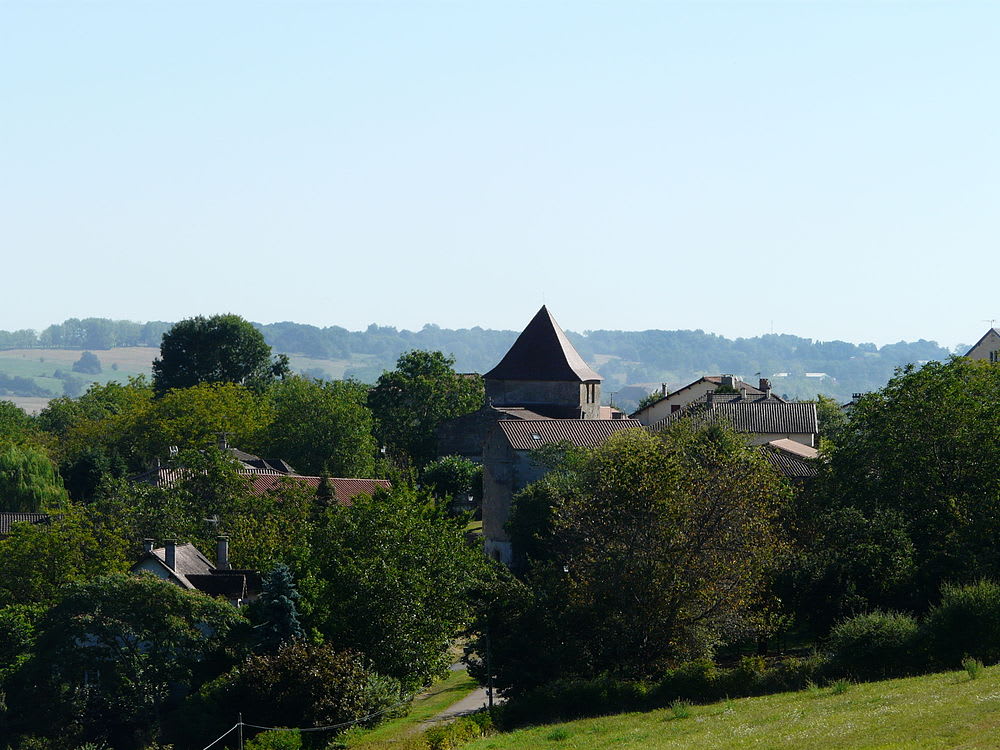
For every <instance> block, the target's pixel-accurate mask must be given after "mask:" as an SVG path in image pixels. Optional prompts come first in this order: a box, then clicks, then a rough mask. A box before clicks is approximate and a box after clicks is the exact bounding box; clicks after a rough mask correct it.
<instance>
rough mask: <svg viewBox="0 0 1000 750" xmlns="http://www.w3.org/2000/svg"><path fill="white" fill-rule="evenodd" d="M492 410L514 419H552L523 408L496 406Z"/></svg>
mask: <svg viewBox="0 0 1000 750" xmlns="http://www.w3.org/2000/svg"><path fill="white" fill-rule="evenodd" d="M492 408H494V409H496V410H497V411H502V412H503V413H504V414H507V415H509V416H510V417H512V418H514V419H550V417H546V416H545V415H544V414H539V413H538V412H535V411H531V409H526V408H525V407H523V406H494V407H492Z"/></svg>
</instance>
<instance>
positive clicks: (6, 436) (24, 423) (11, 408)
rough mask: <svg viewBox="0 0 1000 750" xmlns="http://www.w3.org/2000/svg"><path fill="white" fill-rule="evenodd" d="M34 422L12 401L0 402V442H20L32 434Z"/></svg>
mask: <svg viewBox="0 0 1000 750" xmlns="http://www.w3.org/2000/svg"><path fill="white" fill-rule="evenodd" d="M34 429H35V427H34V422H33V421H32V419H31V417H29V416H28V415H27V414H26V413H25V411H24V409H22V408H20V407H19V406H17V405H16V404H14V403H13V402H12V401H0V441H4V440H18V441H19V440H22V439H24V438H25V437H27V436H28V435H30V434H31V433H32V432H34Z"/></svg>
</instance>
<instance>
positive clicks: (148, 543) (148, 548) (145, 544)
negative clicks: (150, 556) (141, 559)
mask: <svg viewBox="0 0 1000 750" xmlns="http://www.w3.org/2000/svg"><path fill="white" fill-rule="evenodd" d="M155 543H156V540H155V539H150V538H149V537H146V538H145V539H143V540H142V551H143V552H146V553H151V552H152V551H153V545H154V544H155Z"/></svg>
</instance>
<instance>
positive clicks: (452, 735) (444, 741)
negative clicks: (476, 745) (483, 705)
mask: <svg viewBox="0 0 1000 750" xmlns="http://www.w3.org/2000/svg"><path fill="white" fill-rule="evenodd" d="M492 732H493V719H492V717H491V716H490V714H489V713H488V712H486V711H479V712H478V713H474V714H470V715H469V716H462V717H459V718H457V719H455V720H454V721H452V722H449V723H447V724H438V725H437V726H435V727H431V728H430V729H428V730H427V731H425V732H424V739H425V740H426V741H427V747H428V748H429V750H453V749H454V748H457V747H461V746H462V745H464V744H465V743H466V742H471V741H472V740H475V739H478V738H479V737H485V736H486V735H487V734H491V733H492Z"/></svg>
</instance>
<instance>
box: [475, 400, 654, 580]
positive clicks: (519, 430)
mask: <svg viewBox="0 0 1000 750" xmlns="http://www.w3.org/2000/svg"><path fill="white" fill-rule="evenodd" d="M641 427H642V425H640V424H639V422H637V421H635V420H634V419H516V420H515V419H501V420H499V421H498V422H497V423H496V426H495V428H494V430H493V431H492V432H491V433H490V435H489V437H488V438H487V440H486V443H485V444H484V446H483V540H484V547H485V551H486V554H487V555H489V556H490V557H492V558H493V559H494V560H499V561H501V562H503V563H504V564H506V565H510V563H511V560H512V554H511V547H510V537H509V536H508V535H507V531H506V529H505V528H504V526H505V525H506V523H507V519H508V518H509V516H510V507H511V501H512V500H513V497H514V495H515V494H517V493H518V492H520V491H521V490H523V489H524V488H525V487H527V486H528V485H529V484H531V483H532V482H535V481H537V480H539V479H541V478H542V477H543V476H545V474H546V473H547V472H548V467H546V466H542V465H541V464H539V463H537V462H536V461H535V460H534V456H533V455H532V451H535V450H537V449H538V448H540V447H542V446H543V445H554V444H560V443H562V444H568V445H573V446H576V447H581V448H592V447H594V446H597V445H600V444H601V443H603V442H604V441H606V440H607V439H608V438H609V437H611V436H612V435H613V434H615V433H616V432H619V431H621V430H637V429H640V428H641Z"/></svg>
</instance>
